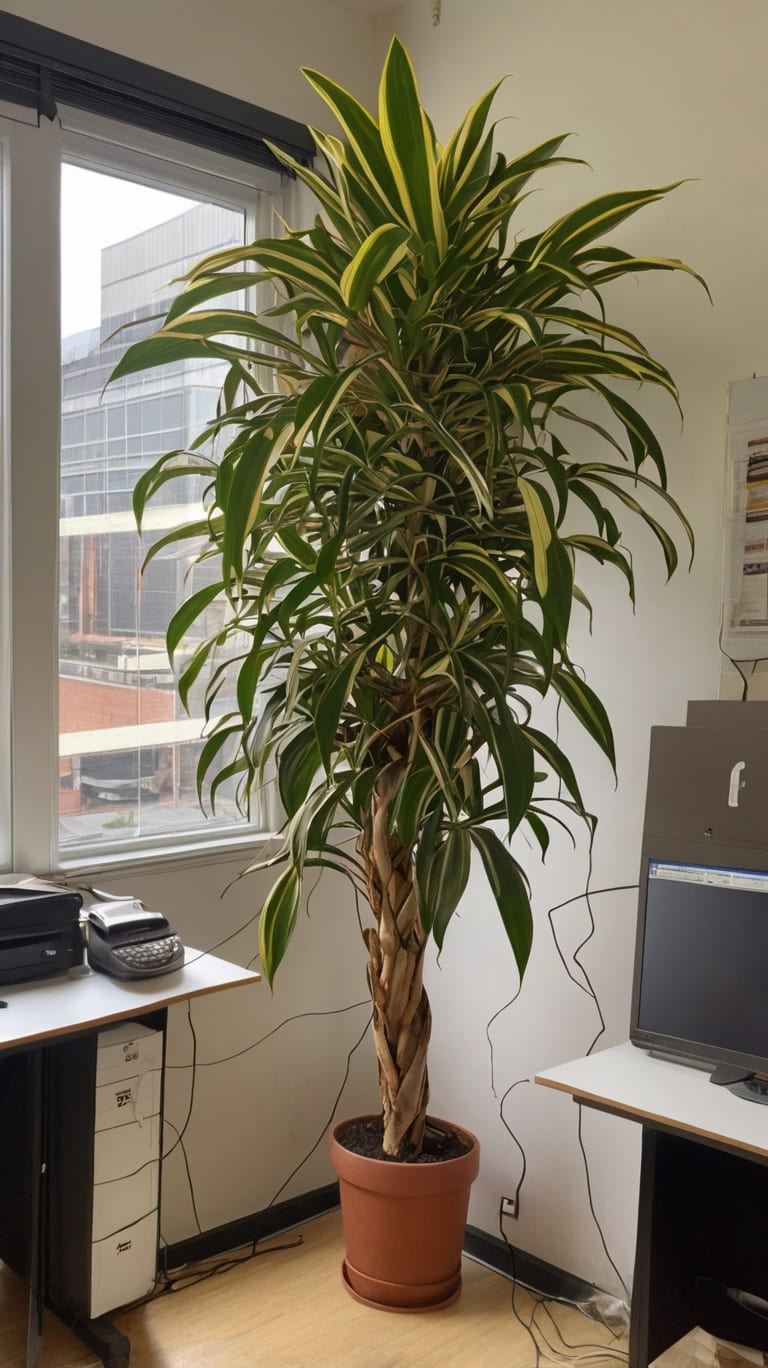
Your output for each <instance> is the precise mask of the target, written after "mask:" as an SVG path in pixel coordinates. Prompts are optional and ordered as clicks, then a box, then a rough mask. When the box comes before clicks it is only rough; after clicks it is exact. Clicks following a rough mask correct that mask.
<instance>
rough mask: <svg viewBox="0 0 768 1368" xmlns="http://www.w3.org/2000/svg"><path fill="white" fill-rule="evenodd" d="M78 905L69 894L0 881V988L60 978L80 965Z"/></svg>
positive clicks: (31, 882) (10, 878)
mask: <svg viewBox="0 0 768 1368" xmlns="http://www.w3.org/2000/svg"><path fill="white" fill-rule="evenodd" d="M82 905H83V900H82V898H81V896H80V894H79V893H75V892H73V890H72V889H70V888H60V887H58V885H56V884H49V883H44V882H43V881H42V880H38V879H29V878H26V877H24V876H21V877H20V878H19V879H18V881H15V876H14V875H13V874H11V875H5V876H0V985H4V984H8V983H19V982H21V981H23V980H26V979H36V978H41V977H42V976H43V975H46V974H65V973H66V972H67V970H68V969H71V968H72V967H73V966H74V965H76V964H82V962H83V935H82V931H81V929H80V908H81V907H82Z"/></svg>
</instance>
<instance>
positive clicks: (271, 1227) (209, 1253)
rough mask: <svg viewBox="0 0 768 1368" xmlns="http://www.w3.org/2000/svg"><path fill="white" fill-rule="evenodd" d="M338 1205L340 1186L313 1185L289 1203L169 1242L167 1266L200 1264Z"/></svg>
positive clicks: (165, 1250) (308, 1219)
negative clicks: (176, 1241) (308, 1190)
mask: <svg viewBox="0 0 768 1368" xmlns="http://www.w3.org/2000/svg"><path fill="white" fill-rule="evenodd" d="M338 1205H339V1185H338V1183H328V1184H327V1186H326V1187H321V1188H313V1190H312V1191H311V1192H303V1193H302V1194H301V1196H300V1197H290V1198H289V1199H288V1201H287V1202H277V1203H276V1204H275V1206H270V1207H266V1208H265V1209H264V1210H263V1211H255V1212H253V1213H252V1214H251V1215H250V1216H243V1217H241V1219H240V1220H238V1221H228V1222H227V1224H226V1225H220V1226H214V1228H213V1229H212V1230H204V1231H203V1233H202V1234H201V1235H192V1236H190V1238H189V1239H188V1240H179V1241H178V1243H177V1244H172V1245H168V1246H166V1248H165V1249H164V1250H163V1251H162V1259H163V1263H164V1264H165V1266H166V1267H167V1268H180V1267H181V1266H182V1264H187V1263H198V1262H199V1261H200V1259H210V1258H213V1257H214V1256H215V1255H216V1254H225V1253H227V1251H228V1250H230V1249H239V1248H240V1247H241V1245H248V1244H251V1243H252V1242H253V1241H254V1240H264V1239H266V1238H268V1237H269V1236H270V1235H278V1234H279V1233H280V1232H281V1231H283V1230H290V1229H292V1227H293V1226H297V1225H302V1224H303V1223H304V1221H311V1220H312V1219H313V1217H315V1216H322V1215H323V1213H324V1212H326V1211H332V1210H333V1208H334V1207H337V1206H338Z"/></svg>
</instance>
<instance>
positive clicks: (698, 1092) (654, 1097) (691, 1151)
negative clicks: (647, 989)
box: [535, 1043, 768, 1368]
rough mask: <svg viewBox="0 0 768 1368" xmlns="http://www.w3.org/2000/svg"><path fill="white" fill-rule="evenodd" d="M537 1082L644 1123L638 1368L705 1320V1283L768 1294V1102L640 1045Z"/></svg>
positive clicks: (734, 1324) (634, 1345)
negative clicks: (656, 1055) (745, 1096)
mask: <svg viewBox="0 0 768 1368" xmlns="http://www.w3.org/2000/svg"><path fill="white" fill-rule="evenodd" d="M535 1081H536V1082H537V1083H541V1084H543V1085H544V1086H546V1087H549V1088H557V1089H560V1090H561V1091H563V1092H566V1093H569V1094H570V1095H571V1096H572V1097H573V1100H574V1101H575V1102H581V1103H584V1104H585V1105H586V1106H590V1107H596V1108H598V1109H599V1110H601V1111H607V1112H610V1113H612V1114H614V1115H616V1116H622V1117H625V1118H627V1119H628V1120H631V1121H639V1122H640V1123H641V1124H642V1127H643V1151H642V1166H641V1174H640V1205H639V1210H638V1231H637V1247H636V1253H635V1275H634V1284H633V1291H632V1311H631V1318H630V1343H629V1364H630V1368H648V1364H649V1363H651V1362H652V1361H653V1360H654V1359H655V1358H657V1357H658V1356H659V1355H660V1354H661V1353H663V1351H664V1350H665V1349H667V1348H669V1347H670V1345H672V1344H674V1343H676V1341H677V1340H678V1339H681V1338H682V1336H683V1335H685V1334H686V1333H687V1332H688V1330H690V1329H692V1328H693V1327H694V1326H695V1325H698V1324H701V1323H703V1319H702V1295H703V1293H702V1287H701V1284H699V1285H698V1288H697V1279H699V1278H705V1279H710V1280H714V1282H715V1283H724V1284H725V1285H726V1286H733V1287H740V1288H742V1289H744V1290H746V1291H750V1292H754V1293H757V1294H758V1295H759V1296H762V1297H768V1106H761V1105H759V1104H757V1103H754V1102H749V1101H746V1100H744V1099H742V1098H739V1097H734V1096H733V1095H732V1094H731V1093H729V1092H727V1091H726V1089H724V1088H721V1087H716V1086H715V1085H714V1084H712V1083H710V1081H709V1073H708V1072H704V1071H702V1070H699V1069H695V1068H690V1067H688V1066H686V1065H683V1064H677V1063H672V1062H669V1061H667V1060H662V1059H654V1058H652V1057H651V1056H650V1055H648V1054H647V1053H646V1052H645V1051H644V1050H640V1049H637V1048H636V1047H635V1046H634V1045H631V1044H629V1043H626V1044H624V1045H617V1046H615V1047H613V1048H612V1049H608V1050H603V1051H601V1052H599V1053H597V1054H594V1055H590V1056H589V1057H588V1058H585V1059H575V1060H573V1061H572V1062H571V1063H568V1064H561V1065H558V1066H557V1067H556V1068H554V1069H546V1070H544V1071H543V1072H542V1073H540V1074H538V1075H537V1076H536V1080H535ZM705 1290H706V1289H705ZM707 1295H708V1296H709V1298H710V1310H711V1309H712V1304H713V1303H712V1300H711V1299H712V1298H713V1297H714V1295H715V1294H714V1291H713V1290H712V1289H710V1290H709V1291H708V1293H707ZM725 1311H726V1313H728V1314H730V1315H731V1316H732V1320H731V1322H730V1329H729V1330H728V1332H727V1333H724V1334H723V1337H724V1338H728V1339H733V1340H737V1341H739V1340H740V1341H742V1342H743V1343H749V1342H750V1331H751V1330H753V1329H754V1326H755V1322H754V1321H752V1322H750V1320H749V1317H748V1316H747V1313H742V1312H741V1308H735V1307H734V1306H733V1305H731V1306H726V1307H725ZM705 1328H706V1327H705ZM761 1328H762V1329H764V1328H765V1321H762V1325H761Z"/></svg>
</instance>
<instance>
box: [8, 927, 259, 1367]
mask: <svg viewBox="0 0 768 1368" xmlns="http://www.w3.org/2000/svg"><path fill="white" fill-rule="evenodd" d="M259 980H260V975H259V974H257V973H254V972H252V971H251V970H249V969H242V968H240V966H239V965H234V964H229V963H227V961H225V960H222V959H218V958H216V956H214V955H205V954H201V953H200V952H199V951H196V950H191V949H189V948H188V949H187V951H186V960H185V964H184V966H183V967H182V968H181V969H177V970H176V971H175V972H173V973H171V974H163V975H161V976H159V977H157V978H150V979H140V980H136V981H134V982H127V983H123V982H120V981H119V980H117V979H113V978H109V977H108V976H107V975H105V974H97V973H93V972H92V971H91V970H89V969H86V968H81V969H75V970H73V971H71V973H70V974H67V975H63V976H61V977H57V978H51V979H47V980H36V981H34V982H32V983H24V984H14V985H13V986H9V987H7V988H3V987H0V1002H2V1003H3V1004H5V1005H4V1006H3V1007H1V1008H0V1053H3V1054H10V1053H18V1052H20V1051H24V1052H25V1053H28V1054H29V1056H30V1061H31V1063H30V1079H31V1087H32V1090H33V1106H32V1108H31V1110H30V1115H31V1125H30V1135H29V1149H30V1153H31V1154H32V1162H33V1171H34V1173H35V1181H33V1191H32V1201H31V1204H30V1205H31V1218H30V1230H29V1268H30V1277H29V1282H30V1305H29V1321H28V1330H27V1368H35V1365H36V1364H37V1361H38V1355H39V1348H40V1337H41V1330H42V1311H43V1306H44V1305H45V1304H46V1286H45V1277H44V1260H43V1259H42V1258H41V1244H40V1217H41V1200H42V1191H43V1174H44V1171H45V1162H46V1156H45V1147H44V1136H43V1119H44V1116H45V1112H46V1107H47V1099H46V1092H45V1089H46V1054H47V1051H48V1050H50V1049H52V1048H55V1045H56V1042H57V1041H61V1040H64V1039H67V1038H74V1037H75V1036H78V1035H79V1036H83V1035H88V1034H95V1033H97V1032H98V1031H99V1030H100V1029H101V1028H102V1027H103V1026H105V1025H108V1024H110V1023H114V1022H120V1021H132V1020H134V1019H137V1018H140V1017H144V1016H151V1015H153V1014H156V1013H162V1012H165V1010H166V1009H167V1008H168V1007H169V1006H170V1005H171V1004H173V1003H176V1002H185V1001H187V999H188V998H193V997H200V996H203V995H204V994H207V993H215V992H220V991H221V990H222V989H225V988H236V987H239V986H245V985H250V984H253V983H258V982H259ZM89 1324H91V1323H86V1324H83V1325H82V1326H77V1327H76V1329H77V1331H78V1333H80V1334H81V1335H82V1337H83V1338H84V1339H86V1341H87V1342H88V1343H89V1344H90V1347H91V1348H94V1349H95V1350H96V1352H97V1353H99V1354H100V1356H101V1357H102V1361H103V1362H104V1363H105V1364H108V1365H109V1368H127V1365H128V1361H129V1354H130V1344H129V1342H128V1340H127V1339H126V1337H125V1336H124V1335H121V1334H119V1333H118V1332H116V1331H112V1332H111V1336H110V1334H109V1329H110V1327H108V1326H107V1325H106V1323H100V1325H102V1326H103V1333H102V1329H99V1330H97V1331H96V1332H95V1335H94V1337H92V1338H91V1339H90V1340H89V1338H88V1325H89Z"/></svg>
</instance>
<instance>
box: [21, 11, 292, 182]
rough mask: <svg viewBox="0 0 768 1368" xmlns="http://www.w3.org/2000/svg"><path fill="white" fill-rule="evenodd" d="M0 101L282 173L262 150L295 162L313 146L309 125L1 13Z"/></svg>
mask: <svg viewBox="0 0 768 1368" xmlns="http://www.w3.org/2000/svg"><path fill="white" fill-rule="evenodd" d="M0 99H2V100H7V101H9V102H10V103H13V104H21V105H24V106H25V107H27V108H32V109H36V110H37V112H38V114H39V115H40V116H41V117H43V118H47V119H53V118H55V117H56V111H57V107H58V105H59V104H61V105H72V106H74V107H75V108H77V109H84V110H87V111H88V112H90V113H93V114H101V115H104V116H106V117H108V118H111V119H118V120H121V121H122V122H126V123H131V124H134V125H137V126H139V127H141V128H148V129H151V130H152V131H154V132H156V133H161V134H163V135H165V136H166V137H173V138H180V139H183V140H185V141H187V142H192V143H195V144H197V146H200V147H207V148H210V149H212V150H214V151H217V152H221V153H224V154H226V155H228V156H233V157H238V158H239V159H240V160H242V161H247V162H252V163H254V164H256V165H258V166H267V167H269V168H271V169H273V170H278V171H281V172H282V173H283V174H286V171H287V168H286V167H285V166H284V165H283V163H282V162H280V161H279V159H278V158H277V157H275V156H274V154H273V153H272V152H271V151H270V150H269V148H268V147H267V146H266V140H268V141H269V142H273V143H275V144H276V145H277V146H278V147H280V148H282V149H283V150H284V151H286V152H288V153H289V154H290V155H291V156H292V157H294V158H295V159H296V160H297V161H300V162H303V163H307V162H309V161H311V159H312V157H313V155H314V151H315V147H314V143H313V140H312V137H311V135H310V133H309V130H308V129H307V127H306V125H304V124H302V123H299V122H297V121H296V120H295V119H288V118H285V117H284V116H283V115H281V114H274V113H272V112H271V111H270V110H267V109H262V108H260V107H259V106H258V105H252V104H249V103H248V102H247V101H246V100H239V99H236V98H235V97H234V96H232V95H225V94H223V93H222V92H220V91H216V90H212V89H211V88H210V87H209V86H203V85H198V83H197V82H196V81H188V80H186V79H185V78H184V77H181V76H174V75H173V74H171V73H170V72H167V71H162V70H161V69H160V68H159V67H153V66H147V65H146V64H145V63H144V62H137V61H134V60H133V59H132V58H130V57H123V56H121V55H120V54H119V53H115V52H110V51H109V50H108V49H107V48H101V47H96V46H95V45H94V44H92V43H85V42H82V41H81V40H80V39H78V38H71V37H69V35H67V34H65V33H58V32H57V31H56V30H55V29H49V28H45V27H44V26H43V25H42V24H33V23H31V22H30V21H29V20H28V19H20V18H19V17H18V15H14V14H8V13H7V12H6V11H4V10H0Z"/></svg>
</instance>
